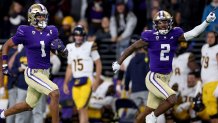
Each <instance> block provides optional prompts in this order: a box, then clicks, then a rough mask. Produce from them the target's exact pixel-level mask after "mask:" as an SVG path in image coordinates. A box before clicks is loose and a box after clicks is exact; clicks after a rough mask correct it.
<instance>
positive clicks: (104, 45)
mask: <svg viewBox="0 0 218 123" xmlns="http://www.w3.org/2000/svg"><path fill="white" fill-rule="evenodd" d="M109 24H110V20H109V18H108V17H103V19H102V22H101V29H99V30H98V31H97V32H96V35H95V39H94V40H95V41H96V43H97V45H98V51H99V54H100V56H101V61H102V65H103V67H102V75H104V76H110V77H112V76H113V72H112V69H111V67H110V66H111V64H110V62H108V61H113V60H115V59H116V52H115V51H116V44H115V43H114V42H111V34H110V29H109V26H110V25H109Z"/></svg>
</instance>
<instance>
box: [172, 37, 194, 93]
mask: <svg viewBox="0 0 218 123" xmlns="http://www.w3.org/2000/svg"><path fill="white" fill-rule="evenodd" d="M187 48H188V42H185V41H182V42H180V44H179V48H178V49H177V51H176V55H175V56H174V58H173V62H172V68H173V72H172V76H171V78H170V83H169V85H170V87H172V85H174V84H175V83H177V84H178V85H179V92H181V93H182V92H183V91H184V90H185V89H187V88H188V87H187V77H188V73H189V72H192V71H194V70H195V69H197V68H198V65H197V63H196V61H195V58H194V55H193V54H192V53H191V52H186V51H187Z"/></svg>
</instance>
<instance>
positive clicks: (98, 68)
mask: <svg viewBox="0 0 218 123" xmlns="http://www.w3.org/2000/svg"><path fill="white" fill-rule="evenodd" d="M95 66H96V78H95V83H94V85H93V90H96V89H97V87H98V85H99V83H100V76H101V71H102V64H101V60H100V59H97V60H95Z"/></svg>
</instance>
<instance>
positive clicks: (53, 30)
mask: <svg viewBox="0 0 218 123" xmlns="http://www.w3.org/2000/svg"><path fill="white" fill-rule="evenodd" d="M50 34H52V36H53V38H54V39H57V38H58V29H57V27H55V26H51V27H50Z"/></svg>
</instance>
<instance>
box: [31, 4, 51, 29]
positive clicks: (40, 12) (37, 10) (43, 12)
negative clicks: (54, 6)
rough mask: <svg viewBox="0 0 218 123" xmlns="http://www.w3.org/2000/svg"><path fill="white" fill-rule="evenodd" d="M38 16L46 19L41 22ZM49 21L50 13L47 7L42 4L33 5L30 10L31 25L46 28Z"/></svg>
mask: <svg viewBox="0 0 218 123" xmlns="http://www.w3.org/2000/svg"><path fill="white" fill-rule="evenodd" d="M37 16H43V17H44V18H45V19H43V20H39V19H37ZM47 21H48V11H47V9H46V7H45V6H44V5H42V4H38V3H37V4H33V5H32V6H31V7H30V8H29V9H28V22H29V23H30V25H32V26H34V27H39V28H42V29H43V28H45V27H46V26H47Z"/></svg>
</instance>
